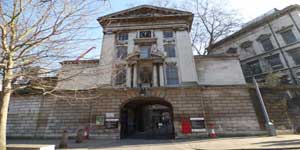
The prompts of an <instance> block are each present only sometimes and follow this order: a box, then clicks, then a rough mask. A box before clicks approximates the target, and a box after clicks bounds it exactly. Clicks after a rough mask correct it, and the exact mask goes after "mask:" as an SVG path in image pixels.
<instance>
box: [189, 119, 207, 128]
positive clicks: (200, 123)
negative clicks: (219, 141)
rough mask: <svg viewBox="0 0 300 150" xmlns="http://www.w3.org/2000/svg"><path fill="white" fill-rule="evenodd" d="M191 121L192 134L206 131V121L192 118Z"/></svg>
mask: <svg viewBox="0 0 300 150" xmlns="http://www.w3.org/2000/svg"><path fill="white" fill-rule="evenodd" d="M190 121H191V127H192V132H204V131H206V128H205V121H204V118H203V117H197V118H190Z"/></svg>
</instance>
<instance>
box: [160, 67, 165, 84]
mask: <svg viewBox="0 0 300 150" xmlns="http://www.w3.org/2000/svg"><path fill="white" fill-rule="evenodd" d="M159 85H160V86H165V79H164V68H163V64H160V65H159Z"/></svg>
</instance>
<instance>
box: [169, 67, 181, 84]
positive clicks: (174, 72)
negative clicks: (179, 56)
mask: <svg viewBox="0 0 300 150" xmlns="http://www.w3.org/2000/svg"><path fill="white" fill-rule="evenodd" d="M166 77H167V85H178V84H179V81H178V69H177V66H176V64H173V63H172V64H167V65H166Z"/></svg>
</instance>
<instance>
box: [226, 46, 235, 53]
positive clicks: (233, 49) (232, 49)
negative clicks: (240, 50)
mask: <svg viewBox="0 0 300 150" xmlns="http://www.w3.org/2000/svg"><path fill="white" fill-rule="evenodd" d="M226 53H227V54H237V48H233V47H231V48H229V49H228V50H227V51H226Z"/></svg>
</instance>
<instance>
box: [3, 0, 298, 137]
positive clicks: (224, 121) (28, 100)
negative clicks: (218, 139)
mask: <svg viewBox="0 0 300 150" xmlns="http://www.w3.org/2000/svg"><path fill="white" fill-rule="evenodd" d="M98 21H99V23H100V25H101V26H102V27H103V32H104V35H103V41H102V49H101V57H100V60H80V61H78V60H76V61H74V60H69V61H64V62H62V63H61V65H62V68H61V71H60V73H59V74H58V76H57V78H58V80H59V81H60V82H58V83H57V84H56V86H55V89H56V91H55V92H54V93H50V94H47V95H43V94H34V93H33V92H29V93H27V94H24V93H23V94H19V95H18V94H16V93H15V94H14V95H13V97H12V100H11V102H10V107H9V115H8V130H7V132H8V136H9V137H45V138H50V137H59V136H61V134H62V132H63V130H67V131H68V132H69V134H70V135H71V136H75V135H76V132H77V131H78V130H79V129H84V130H86V131H88V132H89V135H90V137H92V138H102V139H119V138H186V137H205V136H207V135H208V132H209V131H210V128H214V129H215V131H216V133H217V134H218V135H219V136H221V135H224V136H226V135H227V136H229V135H234V136H237V135H257V134H263V133H265V129H264V128H263V127H262V126H261V124H262V123H263V120H262V119H261V115H260V114H261V111H260V110H259V109H256V107H259V106H257V105H256V103H255V102H254V101H255V96H256V95H255V93H254V94H253V92H251V89H249V87H247V85H246V82H245V79H244V76H243V73H242V69H241V67H240V63H239V59H238V57H237V56H236V55H226V56H225V55H208V56H193V50H192V45H191V39H190V37H189V33H190V30H191V25H192V21H193V14H192V13H190V12H186V11H180V10H174V9H168V8H161V7H155V6H149V5H142V6H137V7H134V8H130V9H127V10H124V11H120V12H116V13H113V14H109V15H106V16H103V17H100V18H98ZM249 90H250V91H249ZM281 92H283V93H286V92H285V91H281ZM274 93H275V94H273V95H272V96H273V97H272V96H268V95H267V97H269V98H267V99H270V100H272V99H273V98H274V97H278V96H276V92H274ZM268 104H271V105H267V106H268V108H269V109H272V110H275V111H271V112H276V113H277V112H280V111H278V110H280V109H282V108H286V107H285V106H286V105H277V106H278V107H272V106H273V105H272V104H273V102H271V101H270V103H268ZM282 110H284V109H282ZM276 113H274V114H276ZM298 114H299V113H298ZM270 116H271V119H272V117H273V118H274V117H276V116H277V115H270ZM277 124H278V125H279V126H280V128H282V127H283V128H285V129H287V130H293V129H294V128H295V127H294V124H293V123H289V122H286V121H284V118H279V119H275V126H276V125H277ZM279 126H278V127H279Z"/></svg>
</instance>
